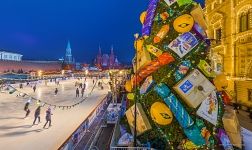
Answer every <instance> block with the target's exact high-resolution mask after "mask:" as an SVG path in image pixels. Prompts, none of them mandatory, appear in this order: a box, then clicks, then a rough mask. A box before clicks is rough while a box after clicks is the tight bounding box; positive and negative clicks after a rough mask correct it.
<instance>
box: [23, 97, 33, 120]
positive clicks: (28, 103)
mask: <svg viewBox="0 0 252 150" xmlns="http://www.w3.org/2000/svg"><path fill="white" fill-rule="evenodd" d="M30 103H31V99H29V100H28V101H27V102H26V103H25V107H24V111H25V112H26V114H25V117H24V118H26V117H28V116H29V114H30V112H31V111H30V109H29V105H30Z"/></svg>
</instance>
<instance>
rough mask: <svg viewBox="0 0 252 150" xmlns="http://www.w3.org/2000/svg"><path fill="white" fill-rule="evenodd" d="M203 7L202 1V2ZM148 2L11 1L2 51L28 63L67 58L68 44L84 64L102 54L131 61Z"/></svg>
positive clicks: (1, 31) (4, 8) (0, 34)
mask: <svg viewBox="0 0 252 150" xmlns="http://www.w3.org/2000/svg"><path fill="white" fill-rule="evenodd" d="M199 1H201V2H202V3H203V1H202V0H199ZM148 2H149V1H148V0H131V1H129V0H107V1H100V0H92V1H88V2H85V1H83V0H75V1H71V0H54V1H52V0H36V1H34V0H24V1H20V0H7V1H1V2H0V6H1V9H0V13H1V17H0V19H1V26H0V27H1V28H0V49H5V50H7V51H8V50H9V51H12V52H17V53H21V54H23V55H24V59H39V60H55V59H58V58H62V57H63V58H64V56H65V50H66V47H67V41H68V40H69V41H70V42H71V48H72V54H73V56H74V57H75V59H76V61H78V62H91V61H92V59H93V58H94V57H95V56H96V54H97V52H98V47H99V45H100V46H101V49H102V52H103V53H110V48H111V45H113V47H114V52H115V55H117V56H118V59H119V61H122V62H130V61H131V59H132V57H133V55H134V46H133V42H134V36H133V35H134V34H135V33H137V32H139V33H140V31H141V23H140V21H139V15H140V14H141V12H142V11H144V10H145V9H147V6H148Z"/></svg>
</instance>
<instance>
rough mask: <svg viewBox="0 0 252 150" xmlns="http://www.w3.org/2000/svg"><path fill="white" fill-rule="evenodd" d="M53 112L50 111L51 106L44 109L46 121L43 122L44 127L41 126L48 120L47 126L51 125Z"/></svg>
mask: <svg viewBox="0 0 252 150" xmlns="http://www.w3.org/2000/svg"><path fill="white" fill-rule="evenodd" d="M52 115H53V114H52V112H51V108H50V107H49V108H48V109H47V111H46V123H45V125H44V127H43V128H45V127H46V125H47V123H48V122H49V127H50V126H52V124H51V123H52V117H51V116H52Z"/></svg>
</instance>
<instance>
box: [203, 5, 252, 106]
mask: <svg viewBox="0 0 252 150" xmlns="http://www.w3.org/2000/svg"><path fill="white" fill-rule="evenodd" d="M205 4H206V8H205V13H206V19H207V22H208V30H207V34H208V37H209V38H210V39H212V45H211V56H210V57H211V60H212V65H213V68H214V70H215V71H216V72H222V71H223V72H224V73H225V74H226V75H227V76H228V77H229V79H230V84H229V87H228V90H229V91H233V92H234V93H236V94H235V95H236V100H237V101H238V102H239V103H241V104H244V105H246V106H252V81H251V80H250V79H251V78H252V0H206V3H205Z"/></svg>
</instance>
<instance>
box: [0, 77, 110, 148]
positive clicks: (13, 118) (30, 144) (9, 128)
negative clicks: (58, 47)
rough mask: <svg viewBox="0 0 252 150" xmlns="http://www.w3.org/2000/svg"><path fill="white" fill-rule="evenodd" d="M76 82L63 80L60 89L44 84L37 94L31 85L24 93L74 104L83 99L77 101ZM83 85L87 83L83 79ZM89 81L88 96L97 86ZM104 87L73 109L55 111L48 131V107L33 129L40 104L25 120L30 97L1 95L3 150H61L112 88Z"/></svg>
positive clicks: (58, 103) (56, 101)
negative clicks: (35, 112)
mask: <svg viewBox="0 0 252 150" xmlns="http://www.w3.org/2000/svg"><path fill="white" fill-rule="evenodd" d="M75 81H77V80H73V79H72V80H66V81H61V82H60V85H59V86H56V85H55V84H54V83H48V85H47V86H45V84H44V83H42V84H39V85H38V86H37V90H36V92H35V93H34V92H33V90H32V88H31V87H27V86H24V89H23V90H21V91H23V92H25V93H27V94H30V95H31V96H33V97H36V98H38V99H41V100H43V101H45V102H48V103H52V104H56V105H72V104H74V103H75V102H78V101H80V100H81V99H82V98H75V90H76V87H75V86H74V83H75ZM104 81H105V80H104ZM106 81H108V80H106ZM82 82H84V81H83V80H82ZM87 82H88V86H87V90H86V91H85V95H87V94H88V93H89V92H90V91H91V88H92V85H93V83H92V80H91V79H87ZM103 86H104V90H101V89H100V88H98V87H97V86H96V88H95V89H94V91H93V93H92V94H91V96H89V97H88V98H87V99H86V100H85V101H84V102H83V103H81V104H80V105H77V106H75V107H74V108H72V109H69V110H62V109H58V108H57V109H55V110H53V109H52V113H53V115H52V126H51V127H50V128H47V129H43V125H44V123H45V111H46V109H47V108H48V107H42V109H41V123H40V124H38V125H34V126H32V123H33V119H34V111H35V109H36V107H37V105H36V103H35V102H33V103H32V104H31V106H30V110H31V113H30V115H29V117H28V118H26V119H23V118H24V116H25V111H24V104H25V102H26V101H27V98H26V99H24V98H21V97H16V93H14V94H7V93H0V149H1V150H2V149H4V150H34V149H36V150H54V149H57V148H58V147H59V146H60V145H61V144H62V143H63V142H64V141H65V140H66V139H67V138H68V137H69V136H70V134H71V133H72V132H73V131H74V130H75V129H76V128H77V127H78V126H79V125H80V123H82V121H83V120H84V119H85V118H86V117H87V116H88V115H89V113H90V112H91V111H92V110H93V109H94V108H95V107H96V105H97V104H98V103H99V102H100V101H101V100H102V99H103V98H104V97H105V96H106V94H107V92H108V89H109V88H108V86H107V85H104V84H103ZM56 87H57V88H58V89H59V93H58V95H57V96H54V90H55V88H56ZM17 89H19V88H17ZM84 97H85V96H84Z"/></svg>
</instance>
